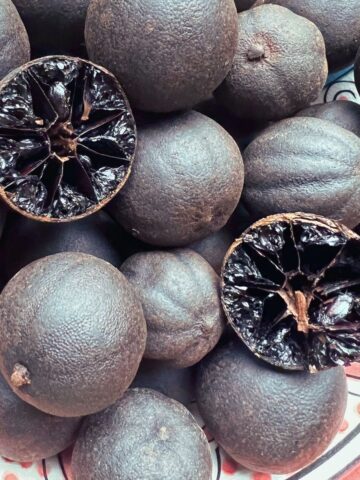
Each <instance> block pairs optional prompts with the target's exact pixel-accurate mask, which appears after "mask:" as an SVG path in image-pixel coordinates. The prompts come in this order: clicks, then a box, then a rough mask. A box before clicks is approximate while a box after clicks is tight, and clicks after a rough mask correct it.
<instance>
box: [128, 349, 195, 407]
mask: <svg viewBox="0 0 360 480" xmlns="http://www.w3.org/2000/svg"><path fill="white" fill-rule="evenodd" d="M136 387H138V388H151V389H153V390H156V391H157V392H160V393H162V394H163V395H166V396H167V397H170V398H173V399H174V400H177V401H178V402H180V403H182V404H184V405H190V403H191V402H192V401H193V400H194V399H195V368H174V367H170V366H169V365H167V364H166V363H164V362H160V361H158V360H149V359H147V358H144V360H143V361H142V362H141V364H140V367H139V370H138V372H137V374H136V377H135V379H134V381H133V383H132V384H131V387H130V388H136Z"/></svg>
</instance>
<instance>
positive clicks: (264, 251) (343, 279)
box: [222, 213, 360, 371]
mask: <svg viewBox="0 0 360 480" xmlns="http://www.w3.org/2000/svg"><path fill="white" fill-rule="evenodd" d="M359 273H360V237H359V236H358V235H356V234H355V233H354V232H352V231H351V230H349V229H348V228H346V227H345V226H343V225H341V224H339V223H337V222H334V221H332V220H329V219H326V218H324V217H320V216H315V215H310V214H303V213H295V214H282V215H274V216H270V217H267V218H265V219H263V220H260V221H259V222H257V223H255V224H254V225H252V226H251V227H250V228H248V229H247V230H246V231H245V232H244V233H243V234H242V235H241V237H240V238H239V239H238V240H236V241H235V243H234V244H233V245H232V246H231V247H230V250H229V251H228V253H227V256H226V258H225V263H224V267H223V272H222V283H223V286H222V300H223V305H224V308H225V311H226V314H227V316H228V319H229V321H230V323H231V325H232V326H233V328H234V329H235V331H236V332H237V334H238V335H239V336H240V337H241V338H242V340H243V341H244V342H245V344H246V345H247V346H248V347H249V348H250V350H252V351H253V352H254V353H255V354H256V355H257V356H258V357H261V358H262V359H264V360H266V361H267V362H269V363H272V364H274V365H277V366H280V367H283V368H287V369H295V370H305V369H307V370H310V371H316V370H322V369H325V368H328V367H332V366H335V365H347V364H349V363H350V362H351V361H357V360H359V359H360V276H359Z"/></svg>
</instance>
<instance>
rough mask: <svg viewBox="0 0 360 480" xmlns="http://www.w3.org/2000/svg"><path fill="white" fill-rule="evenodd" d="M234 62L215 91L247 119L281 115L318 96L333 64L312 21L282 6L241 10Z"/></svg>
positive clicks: (238, 113) (234, 110) (283, 115)
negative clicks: (328, 61) (328, 64)
mask: <svg viewBox="0 0 360 480" xmlns="http://www.w3.org/2000/svg"><path fill="white" fill-rule="evenodd" d="M238 28H239V37H238V44H237V50H236V54H235V58H234V62H233V65H232V67H231V70H230V72H229V74H228V75H227V77H226V79H225V80H224V82H223V83H222V84H221V86H220V87H219V88H218V89H217V91H216V92H215V95H216V97H217V99H218V100H219V102H221V103H222V104H223V105H224V106H225V107H227V108H228V109H229V111H231V112H232V113H234V114H236V115H238V116H239V117H242V118H253V119H262V120H279V119H281V118H285V117H289V116H290V115H292V114H294V113H295V112H297V111H298V110H299V109H300V108H304V107H306V106H307V105H309V104H310V103H311V102H313V101H314V100H316V98H317V97H318V95H319V93H320V91H321V89H322V87H323V86H324V84H325V81H326V78H327V73H328V68H327V61H326V54H325V44H324V39H323V37H322V35H321V33H320V31H319V29H318V28H317V27H316V26H315V25H314V24H313V23H312V22H309V20H307V19H305V18H303V17H300V16H299V15H295V14H294V13H293V12H291V11H290V10H288V9H286V8H283V7H279V6H278V5H263V6H259V7H256V8H253V9H250V10H247V11H245V12H243V13H240V14H239V15H238Z"/></svg>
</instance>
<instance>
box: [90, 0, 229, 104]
mask: <svg viewBox="0 0 360 480" xmlns="http://www.w3.org/2000/svg"><path fill="white" fill-rule="evenodd" d="M85 38H86V45H87V49H88V52H89V56H90V58H91V59H92V60H94V61H95V62H97V63H100V65H104V66H106V67H107V68H109V70H110V71H112V72H113V73H114V74H115V75H116V76H117V77H118V79H119V81H120V82H121V84H122V85H123V87H124V89H125V91H126V93H127V95H128V96H129V98H130V101H131V104H132V105H133V106H134V107H136V108H139V109H141V110H148V111H153V112H170V111H174V110H179V109H185V108H191V107H193V106H194V105H195V104H196V103H198V102H200V101H201V100H204V99H205V98H207V97H208V96H209V95H211V93H212V92H213V91H214V90H215V88H216V87H217V86H218V85H219V84H220V83H221V82H222V80H223V79H224V78H225V76H226V74H227V73H228V71H229V69H230V66H231V62H232V60H233V57H234V53H235V46H236V39H237V23H236V8H235V4H234V0H212V1H211V2H209V1H208V0H176V2H174V1H173V0H160V1H156V2H154V1H153V0H132V1H131V2H125V1H123V0H113V1H111V2H109V1H108V0H92V2H91V3H90V7H89V10H88V15H87V19H86V28H85Z"/></svg>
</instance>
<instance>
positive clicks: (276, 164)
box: [241, 118, 360, 227]
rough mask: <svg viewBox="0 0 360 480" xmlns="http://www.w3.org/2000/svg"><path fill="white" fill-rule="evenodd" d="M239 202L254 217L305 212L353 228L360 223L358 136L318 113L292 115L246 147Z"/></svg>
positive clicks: (359, 144)
mask: <svg viewBox="0 0 360 480" xmlns="http://www.w3.org/2000/svg"><path fill="white" fill-rule="evenodd" d="M244 163H245V186H244V192H243V195H242V197H241V204H242V205H243V207H244V209H245V211H246V212H247V213H248V215H249V217H250V218H251V219H252V220H253V221H255V220H258V219H259V218H262V217H265V216H266V215H272V214H274V213H283V212H298V211H305V212H310V213H315V214H319V215H323V216H325V217H330V218H333V219H335V220H338V221H340V222H342V223H344V224H345V225H347V226H349V227H353V226H355V225H357V224H358V223H359V222H360V209H359V208H358V206H359V204H360V184H359V182H358V176H359V173H358V172H359V169H360V140H359V138H358V137H357V136H356V135H354V134H353V133H351V132H349V131H347V130H345V129H343V128H341V127H339V126H337V125H335V124H333V123H330V122H328V121H325V120H320V119H318V118H290V119H287V120H283V121H281V122H278V123H276V124H274V125H273V126H272V127H270V128H268V129H266V130H265V131H264V132H262V133H261V134H260V135H259V136H258V137H256V139H255V140H254V141H253V142H252V143H251V144H250V145H249V146H248V147H247V148H246V150H245V151H244Z"/></svg>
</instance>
